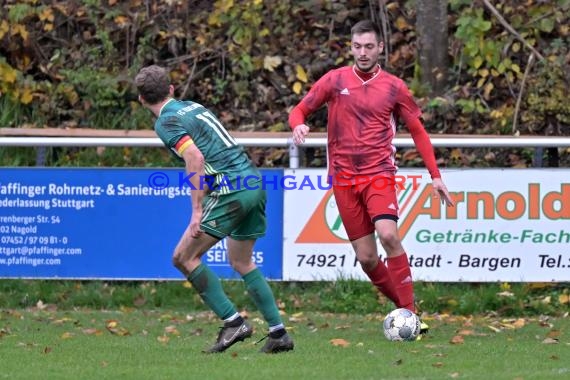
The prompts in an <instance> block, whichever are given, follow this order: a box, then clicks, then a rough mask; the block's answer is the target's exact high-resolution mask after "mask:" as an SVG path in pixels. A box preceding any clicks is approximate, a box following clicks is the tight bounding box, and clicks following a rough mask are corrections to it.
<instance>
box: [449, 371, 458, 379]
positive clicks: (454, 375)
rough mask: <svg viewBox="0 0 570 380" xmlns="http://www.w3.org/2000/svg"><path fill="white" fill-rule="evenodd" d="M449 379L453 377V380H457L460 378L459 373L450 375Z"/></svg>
mask: <svg viewBox="0 0 570 380" xmlns="http://www.w3.org/2000/svg"><path fill="white" fill-rule="evenodd" d="M449 377H451V378H452V379H457V378H458V377H459V372H453V373H450V374H449Z"/></svg>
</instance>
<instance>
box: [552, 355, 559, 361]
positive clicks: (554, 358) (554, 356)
mask: <svg viewBox="0 0 570 380" xmlns="http://www.w3.org/2000/svg"><path fill="white" fill-rule="evenodd" d="M550 359H551V360H560V358H559V357H558V356H557V355H552V356H551V357H550Z"/></svg>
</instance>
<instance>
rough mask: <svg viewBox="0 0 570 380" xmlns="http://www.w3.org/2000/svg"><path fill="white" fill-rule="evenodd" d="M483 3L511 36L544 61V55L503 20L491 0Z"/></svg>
mask: <svg viewBox="0 0 570 380" xmlns="http://www.w3.org/2000/svg"><path fill="white" fill-rule="evenodd" d="M483 3H484V4H485V6H486V7H487V8H488V9H489V10H490V11H491V13H492V14H494V15H495V17H497V20H499V22H500V23H501V24H502V25H503V26H504V27H505V29H507V30H508V31H509V32H510V33H511V34H513V35H514V36H515V37H516V38H517V39H518V40H519V41H520V42H522V43H523V44H524V46H526V47H527V48H529V49H530V51H532V52H533V54H534V55H536V56H537V57H538V58H539V59H540V60H541V61H544V57H543V56H542V54H540V53H539V52H538V51H537V50H536V49H535V48H534V47H533V46H532V45H531V44H529V43H528V42H527V41H526V40H525V39H524V38H523V37H522V36H521V35H520V34H519V33H518V32H517V31H516V30H515V29H514V28H513V27H512V26H511V25H510V24H509V23H508V22H507V20H505V19H504V18H503V16H501V14H500V13H499V11H498V10H497V8H495V7H494V6H493V4H491V3H490V2H489V0H483Z"/></svg>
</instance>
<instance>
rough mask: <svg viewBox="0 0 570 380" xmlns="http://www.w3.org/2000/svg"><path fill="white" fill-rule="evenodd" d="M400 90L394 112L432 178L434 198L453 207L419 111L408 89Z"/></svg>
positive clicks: (404, 87)
mask: <svg viewBox="0 0 570 380" xmlns="http://www.w3.org/2000/svg"><path fill="white" fill-rule="evenodd" d="M400 90H401V91H400V96H399V99H398V103H397V104H398V106H397V109H396V111H397V113H398V114H399V115H400V117H401V118H402V119H403V120H404V123H405V124H406V126H407V127H408V130H409V131H410V134H411V135H412V139H413V140H414V144H415V146H416V149H417V151H418V152H419V154H420V156H421V157H422V159H423V161H424V164H425V166H426V168H427V170H428V172H429V174H430V176H431V178H432V188H433V195H434V197H436V198H440V199H441V202H442V203H445V204H446V205H448V206H453V200H452V199H451V196H450V195H449V192H448V190H447V187H446V186H445V184H444V183H443V180H442V179H441V173H440V172H439V169H438V167H437V161H436V159H435V153H434V149H433V145H432V143H431V140H430V138H429V135H428V133H427V132H426V129H425V128H424V125H423V123H422V121H421V119H420V116H421V111H420V109H419V108H418V107H417V105H416V103H415V101H414V99H413V97H412V94H411V93H410V91H409V90H408V88H407V87H406V86H402V88H401V89H400Z"/></svg>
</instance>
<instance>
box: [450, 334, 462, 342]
mask: <svg viewBox="0 0 570 380" xmlns="http://www.w3.org/2000/svg"><path fill="white" fill-rule="evenodd" d="M449 343H451V344H463V343H465V341H464V339H463V337H462V336H461V335H455V336H454V337H453V338H451V340H450V341H449Z"/></svg>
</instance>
